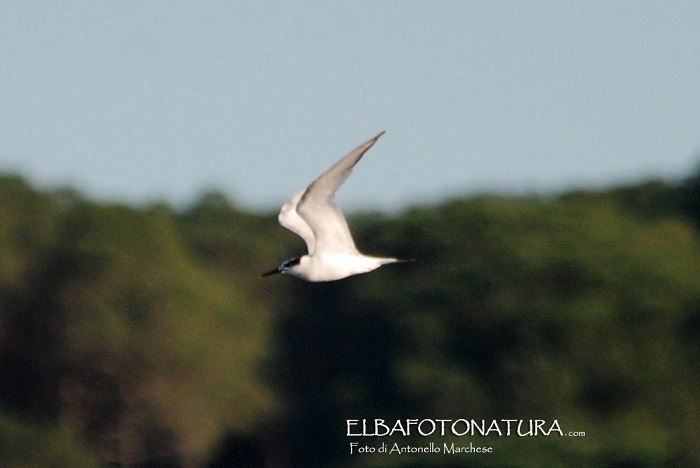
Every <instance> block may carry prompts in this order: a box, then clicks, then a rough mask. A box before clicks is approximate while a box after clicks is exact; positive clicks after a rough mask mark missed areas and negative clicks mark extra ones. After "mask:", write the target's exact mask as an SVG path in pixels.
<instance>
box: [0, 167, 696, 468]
mask: <svg viewBox="0 0 700 468" xmlns="http://www.w3.org/2000/svg"><path fill="white" fill-rule="evenodd" d="M697 193H698V191H697V177H691V178H689V179H687V180H685V181H682V182H681V183H678V184H670V183H665V182H659V181H652V182H649V183H645V184H640V185H638V186H629V187H618V188H615V189H612V190H608V191H600V192H582V191H578V192H570V193H566V194H563V195H562V196H560V197H553V198H538V197H520V198H515V197H511V198H505V197H494V196H482V197H474V198H470V199H455V200H450V201H446V202H444V203H441V204H439V205H436V206H424V207H413V208H410V209H408V210H407V211H405V212H404V213H402V214H400V215H398V216H394V217H388V216H384V215H382V214H378V213H365V214H359V215H357V216H355V217H351V219H350V224H351V225H352V228H353V231H354V232H355V233H356V238H357V239H356V240H357V244H358V245H359V246H360V247H361V248H362V249H363V250H364V251H366V252H368V253H378V254H384V253H387V254H389V253H390V254H393V255H396V256H398V257H403V258H415V259H416V263H412V264H400V265H391V266H387V267H384V268H382V269H380V270H379V271H377V272H375V273H372V274H371V275H362V276H358V277H352V278H349V279H347V280H344V281H340V282H334V283H328V284H307V283H303V282H300V281H296V280H294V279H291V278H283V277H278V278H269V279H265V280H263V279H260V278H259V274H260V273H261V272H262V271H265V270H267V269H269V268H270V267H272V266H274V265H276V264H277V263H278V262H279V261H280V260H282V259H283V258H285V257H288V256H289V255H290V254H296V253H301V252H302V251H303V248H304V246H303V243H302V242H301V241H300V240H299V239H298V238H297V237H296V236H294V235H292V234H290V233H288V232H286V231H285V230H283V229H280V228H278V227H277V226H276V220H275V215H274V213H269V214H266V215H257V214H253V213H249V212H245V211H243V210H241V209H240V208H238V207H236V206H235V205H233V204H232V203H231V202H230V201H228V200H227V199H226V198H225V197H224V196H223V195H221V194H219V193H208V194H205V195H203V196H202V197H201V198H200V199H199V200H197V201H196V202H195V203H194V204H193V205H192V206H191V207H189V208H188V209H186V210H184V211H182V212H175V211H174V210H172V209H171V208H169V207H168V206H165V205H154V206H150V207H145V208H134V207H129V206H123V205H118V204H95V203H93V202H90V201H88V200H85V199H84V198H83V197H82V196H81V195H80V194H77V193H75V192H73V191H71V190H70V189H64V190H61V191H58V192H53V193H42V192H39V191H37V190H35V189H33V188H32V187H30V186H29V185H28V184H27V183H26V182H25V181H23V180H22V179H21V178H19V177H16V176H5V177H2V178H0V259H2V261H0V408H3V410H7V411H8V412H7V413H0V464H2V465H3V466H5V465H8V466H91V465H94V464H95V463H96V462H98V463H100V464H106V463H112V464H120V463H121V464H141V465H148V464H150V465H158V466H200V465H203V464H206V463H211V465H212V466H236V465H238V466H246V465H247V466H256V465H259V464H261V463H262V462H263V461H266V462H267V463H268V464H273V465H279V466H331V465H335V466H425V465H435V466H444V465H446V464H453V465H456V466H459V465H463V464H464V463H465V462H469V463H470V464H473V465H475V466H542V465H545V464H547V465H554V466H591V465H592V466H618V465H627V466H662V465H668V466H671V465H678V466H684V465H685V466H694V465H698V464H700V458H699V457H698V454H699V453H700V444H698V438H697V433H698V430H700V397H698V395H700V365H698V362H700V345H699V343H700V275H698V271H700V242H699V238H698V226H700V224H698V223H697V220H698V219H700V218H699V217H698V216H697V210H696V208H697V206H698V200H700V199H699V198H698V196H697ZM8 414H12V415H16V417H10V416H8ZM363 418H366V419H368V420H373V419H374V418H383V419H386V420H389V421H393V420H395V419H401V420H405V419H407V418H412V419H413V418H418V419H423V418H430V419H437V418H445V419H459V418H466V419H475V420H482V419H484V420H488V421H490V420H493V419H496V420H500V419H503V418H506V419H523V420H530V419H546V420H548V421H552V420H557V421H559V424H560V425H561V428H562V430H564V431H567V432H568V431H583V432H585V437H560V436H559V435H551V436H546V437H545V436H535V437H498V436H492V435H489V436H472V437H461V438H460V437H453V436H450V435H449V434H448V435H446V436H436V435H433V436H432V437H421V436H416V434H415V433H413V434H412V435H411V436H409V437H396V436H394V437H386V438H363V439H364V440H361V441H360V442H363V443H366V444H368V445H372V446H378V445H379V444H381V443H382V442H386V443H388V444H391V443H394V442H398V443H400V445H408V444H410V445H414V446H425V445H427V444H428V443H430V442H433V443H435V444H439V445H440V446H442V444H443V443H448V444H449V443H452V442H454V443H455V444H462V445H463V444H464V443H465V441H466V443H467V444H468V443H469V442H473V443H474V444H475V445H477V444H478V445H490V446H492V447H493V448H494V453H493V454H490V455H488V456H482V457H478V458H477V457H473V456H472V457H471V458H467V459H465V458H463V457H459V456H455V455H449V456H445V455H436V454H415V453H414V454H404V455H380V454H367V455H358V454H355V455H350V454H349V442H350V441H352V440H353V439H352V438H349V437H347V436H346V434H345V430H346V426H345V420H346V419H363ZM35 447H39V448H40V449H39V450H33V448H35Z"/></svg>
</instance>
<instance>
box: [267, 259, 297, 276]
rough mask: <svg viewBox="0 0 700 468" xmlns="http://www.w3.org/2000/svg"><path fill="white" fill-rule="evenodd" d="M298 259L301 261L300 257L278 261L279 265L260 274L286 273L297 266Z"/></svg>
mask: <svg viewBox="0 0 700 468" xmlns="http://www.w3.org/2000/svg"><path fill="white" fill-rule="evenodd" d="M300 261H301V257H294V258H290V259H288V260H285V261H283V262H282V263H280V266H278V267H277V268H275V269H274V270H270V271H266V272H265V273H263V274H262V276H270V275H274V274H276V273H287V272H288V271H290V270H292V269H293V268H294V267H296V266H298V265H299V262H300Z"/></svg>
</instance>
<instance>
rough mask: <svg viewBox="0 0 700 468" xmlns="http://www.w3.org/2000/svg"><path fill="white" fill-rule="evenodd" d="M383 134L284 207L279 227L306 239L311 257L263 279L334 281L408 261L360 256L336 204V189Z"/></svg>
mask: <svg viewBox="0 0 700 468" xmlns="http://www.w3.org/2000/svg"><path fill="white" fill-rule="evenodd" d="M383 134H384V132H381V133H380V134H378V135H377V136H375V137H373V138H371V139H369V140H367V141H366V142H365V143H363V144H361V145H360V146H358V147H357V148H355V149H354V150H352V151H351V152H350V153H348V154H347V155H345V156H344V157H343V158H342V159H340V161H338V162H337V163H335V164H334V165H333V167H331V168H330V169H329V170H328V171H326V172H325V173H324V174H323V175H321V176H320V177H319V178H318V179H316V180H315V181H314V182H312V183H311V184H310V185H309V186H308V187H304V188H303V189H301V190H300V191H299V192H297V193H296V194H295V195H294V196H293V197H292V198H291V199H290V200H289V201H288V202H287V203H285V204H284V206H282V209H281V210H280V213H279V215H278V217H277V219H278V221H279V223H280V225H282V226H283V227H285V228H287V229H289V230H290V231H292V232H294V233H295V234H297V235H298V236H299V237H301V238H302V239H304V242H305V243H306V247H307V249H308V254H307V255H303V256H301V257H297V258H293V259H290V260H287V261H284V262H282V264H281V265H280V266H279V267H277V268H276V269H274V270H271V271H268V272H267V273H264V274H263V276H268V275H271V274H274V273H286V274H290V275H292V276H296V277H298V278H301V279H304V280H306V281H312V282H317V281H335V280H339V279H343V278H347V277H348V276H352V275H357V274H360V273H367V272H370V271H372V270H375V269H377V268H379V267H380V266H382V265H386V264H388V263H397V262H403V261H406V260H399V259H396V258H392V257H372V256H369V255H363V254H362V253H360V252H359V251H358V250H357V247H355V242H354V241H353V239H352V235H351V234H350V229H349V228H348V224H347V222H346V221H345V217H344V216H343V213H342V212H341V211H340V209H339V208H338V205H336V204H335V202H334V201H333V197H334V195H335V192H336V190H338V187H340V186H341V185H342V184H343V182H345V180H346V179H347V178H348V176H349V175H350V173H351V172H352V168H353V167H355V164H357V162H358V161H359V160H360V158H362V156H363V155H364V154H365V152H366V151H367V150H368V149H369V148H371V147H372V145H374V143H375V142H376V141H377V139H379V137H380V136H382V135H383Z"/></svg>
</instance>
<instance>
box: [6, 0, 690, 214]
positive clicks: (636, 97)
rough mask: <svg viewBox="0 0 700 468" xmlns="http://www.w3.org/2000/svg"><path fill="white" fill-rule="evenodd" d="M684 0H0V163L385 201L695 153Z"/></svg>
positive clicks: (620, 173) (107, 195)
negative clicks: (327, 180) (333, 175)
mask: <svg viewBox="0 0 700 468" xmlns="http://www.w3.org/2000/svg"><path fill="white" fill-rule="evenodd" d="M699 51H700V2H698V1H658V2H656V1H654V2H653V1H615V2H611V1H581V2H573V1H571V2H566V1H548V2H547V1H544V2H543V1H527V2H526V1H521V2H515V1H512V2H497V1H472V2H467V1H449V2H448V1H434V2H433V1H431V2H427V1H423V2H417V1H400V2H399V1H353V2H339V1H330V2H307V1H298V2H271V1H251V2H234V1H221V2H212V1H204V2H176V1H147V2H136V1H109V2H108V1H95V0H88V1H57V2H49V1H42V2H34V1H2V0H0V129H1V131H0V170H2V171H18V172H20V173H21V174H23V175H25V176H27V177H28V178H29V180H30V181H32V182H33V183H36V184H38V185H39V186H41V187H55V186H57V185H64V184H71V185H73V186H75V187H77V188H78V189H79V190H81V191H84V192H85V193H86V194H87V195H88V196H90V197H93V198H97V199H107V200H122V201H128V202H136V203H143V202H148V201H152V200H156V199H163V200H166V201H169V202H171V203H175V204H181V203H188V202H191V201H193V200H194V198H195V197H196V196H197V194H199V193H201V192H202V191H204V190H208V189H212V188H213V189H220V190H222V191H224V192H225V193H226V194H228V195H229V196H230V197H231V198H233V199H234V200H236V201H237V202H238V203H240V204H242V205H243V206H246V207H249V208H256V209H257V208H266V209H267V208H269V209H274V208H275V207H277V206H280V205H281V203H282V202H283V201H284V200H286V199H287V198H288V197H289V196H291V195H292V194H293V193H294V192H295V191H296V190H297V189H299V188H300V187H301V186H303V185H305V184H306V183H308V182H310V181H311V180H313V179H314V178H315V177H316V176H318V175H319V174H320V173H321V172H322V171H324V170H325V169H326V168H327V167H329V166H330V165H331V164H332V163H334V162H335V160H336V159H338V158H339V157H341V156H342V155H344V154H345V153H346V152H347V151H349V150H350V149H352V148H353V147H354V146H356V145H357V144H359V143H361V142H362V141H364V140H365V139H367V138H369V137H370V136H372V135H374V134H376V133H377V132H379V131H381V130H386V131H387V133H386V135H385V136H384V137H382V139H381V140H380V141H379V142H378V143H377V145H376V146H375V147H374V148H373V149H372V150H371V151H370V152H369V153H368V154H367V156H366V157H365V158H364V159H363V161H362V162H361V163H360V165H359V166H358V167H357V169H356V171H355V174H354V175H353V176H352V177H351V178H350V179H349V181H348V182H347V183H346V185H345V186H344V187H343V188H342V189H341V191H340V192H339V194H338V199H339V201H340V202H341V204H342V205H343V206H346V207H348V208H350V209H361V208H396V207H401V206H405V205H406V204H408V203H415V202H420V201H421V200H427V201H431V202H432V201H437V200H440V199H441V197H443V196H447V195H455V194H462V193H463V194H470V193H474V192H476V191H516V192H523V191H530V190H535V191H551V190H560V189H563V188H565V187H569V186H572V185H574V186H579V187H580V186H589V185H590V186H601V185H606V184H610V183H615V182H619V181H628V180H637V179H640V178H643V177H647V176H650V177H651V176H662V177H676V176H683V175H685V174H688V173H689V172H690V171H691V170H693V169H694V167H695V166H696V165H697V164H698V163H700V81H699V79H700V52H699Z"/></svg>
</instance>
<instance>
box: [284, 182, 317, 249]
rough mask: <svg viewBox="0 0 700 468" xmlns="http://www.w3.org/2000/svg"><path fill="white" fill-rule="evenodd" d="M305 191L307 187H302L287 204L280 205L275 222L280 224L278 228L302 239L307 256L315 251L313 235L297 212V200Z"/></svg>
mask: <svg viewBox="0 0 700 468" xmlns="http://www.w3.org/2000/svg"><path fill="white" fill-rule="evenodd" d="M306 189H307V187H304V188H303V189H301V190H299V192H297V193H296V194H295V195H294V196H293V197H292V198H291V199H290V200H289V201H288V202H287V203H285V204H284V205H282V209H281V210H280V213H279V214H278V215H277V221H278V222H279V223H280V226H282V227H285V228H287V229H289V230H290V231H292V232H293V233H294V234H296V235H297V236H299V237H301V238H302V239H304V242H305V243H306V249H307V250H308V251H309V255H313V254H314V250H316V240H315V239H314V233H313V231H312V230H311V228H310V227H309V225H308V224H306V221H304V220H303V219H302V217H301V216H299V213H298V212H297V206H298V205H299V200H301V197H302V196H303V195H304V192H306Z"/></svg>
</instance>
